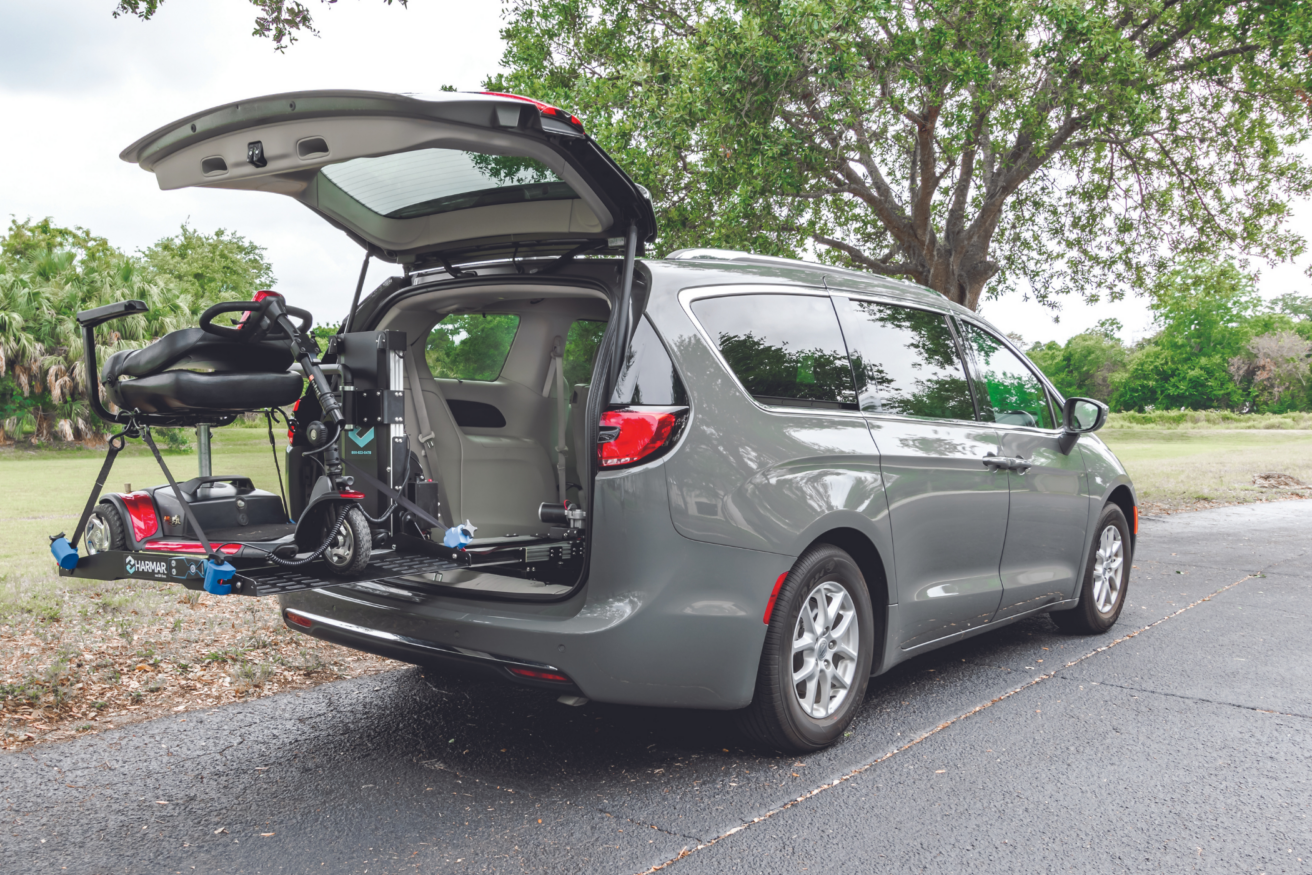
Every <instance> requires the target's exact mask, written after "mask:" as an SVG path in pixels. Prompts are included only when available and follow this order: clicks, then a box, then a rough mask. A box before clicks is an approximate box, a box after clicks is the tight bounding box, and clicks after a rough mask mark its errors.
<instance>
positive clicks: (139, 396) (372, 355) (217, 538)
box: [50, 292, 583, 596]
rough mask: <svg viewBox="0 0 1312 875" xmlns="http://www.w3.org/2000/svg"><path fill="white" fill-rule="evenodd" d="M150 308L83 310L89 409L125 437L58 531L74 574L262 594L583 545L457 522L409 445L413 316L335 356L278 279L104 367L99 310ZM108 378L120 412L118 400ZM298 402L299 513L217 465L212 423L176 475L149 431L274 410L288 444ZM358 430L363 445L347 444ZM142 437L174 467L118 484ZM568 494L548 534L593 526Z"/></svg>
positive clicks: (570, 538)
mask: <svg viewBox="0 0 1312 875" xmlns="http://www.w3.org/2000/svg"><path fill="white" fill-rule="evenodd" d="M144 312H146V305H145V304H144V303H143V302H141V301H135V300H133V301H121V302H118V303H114V304H109V305H106V306H104V307H98V308H96V309H94V310H87V311H83V312H81V313H79V314H78V315H77V320H78V323H79V324H80V325H81V327H82V336H83V345H84V347H85V356H86V358H85V367H86V374H87V385H88V397H89V400H90V403H91V408H92V410H93V411H94V412H95V413H96V415H97V416H99V417H100V418H101V419H102V420H104V421H105V422H108V423H113V424H115V425H118V426H121V427H122V430H121V431H119V432H118V433H116V434H114V435H113V436H112V437H110V438H109V446H108V453H107V455H106V458H105V463H104V465H103V466H102V468H101V470H100V474H99V476H98V477H97V479H96V483H95V486H94V487H93V489H92V491H91V495H90V496H89V497H88V499H87V503H86V506H85V508H84V509H83V511H82V516H81V518H80V519H79V520H78V523H77V527H76V528H75V529H74V531H73V535H72V537H71V538H69V537H66V536H65V535H64V534H63V533H60V534H58V535H55V536H52V537H51V539H50V540H51V547H50V549H51V552H52V553H53V554H54V556H55V559H56V561H57V562H58V564H59V567H60V573H61V574H63V575H66V576H74V577H88V578H94V579H100V580H113V579H119V578H134V579H141V580H158V581H168V582H173V583H180V584H182V585H183V586H185V587H187V588H189V589H203V590H204V591H206V592H209V593H213V594H216V595H228V594H241V595H253V596H262V595H276V594H281V593H286V592H293V591H296V590H300V589H309V588H313V587H318V586H331V585H335V584H340V583H344V582H350V581H367V580H373V579H378V578H397V577H419V576H422V575H429V576H432V575H434V573H435V572H441V570H443V569H450V568H459V567H470V566H476V565H498V566H503V567H506V569H507V570H508V571H511V572H512V573H523V574H525V575H531V574H533V573H535V570H536V569H537V568H538V567H539V566H540V565H541V563H542V561H544V560H545V561H546V562H547V563H548V564H558V563H559V562H560V561H562V560H564V559H567V558H569V554H570V551H569V549H568V545H567V544H562V545H560V546H555V547H552V546H549V544H548V546H546V547H545V548H536V547H531V546H530V547H526V546H521V545H520V544H514V543H490V544H488V545H485V546H484V545H474V544H472V543H471V542H472V539H473V534H474V526H473V525H472V524H471V523H469V522H468V521H466V522H465V523H463V524H455V525H452V524H451V521H450V520H447V521H446V522H443V518H444V516H445V514H444V511H443V508H442V505H441V499H440V495H441V493H440V487H439V484H438V483H436V482H434V481H432V480H426V479H424V478H423V476H422V475H421V474H419V473H418V472H419V471H420V470H421V466H420V465H419V464H417V463H416V462H415V460H414V458H413V456H412V455H411V453H410V450H409V447H408V444H407V437H406V429H405V392H404V388H403V382H404V377H403V373H404V350H405V333H404V332H402V331H362V332H349V333H339V334H337V335H335V336H333V337H331V338H329V342H328V349H327V351H326V354H324V355H323V357H322V359H321V358H319V357H318V356H319V355H320V350H319V348H318V344H317V342H316V341H315V340H314V338H313V337H312V335H311V334H310V329H311V326H312V317H311V316H310V314H309V313H308V312H306V311H304V310H301V309H298V308H296V307H291V306H288V305H287V303H286V301H285V300H284V299H283V297H282V296H281V295H279V294H277V293H274V292H259V293H257V294H256V296H255V299H254V300H252V301H232V302H226V303H221V304H216V305H214V306H213V307H210V308H209V309H208V310H206V311H205V313H204V314H202V316H201V318H200V327H199V328H186V329H182V330H180V331H174V332H172V333H170V334H167V335H165V336H164V337H162V338H160V339H159V340H156V341H155V342H154V343H152V344H150V345H149V346H147V347H145V348H143V349H138V350H122V351H119V352H116V353H114V354H113V355H111V356H110V357H109V358H108V359H107V360H106V362H105V366H104V369H103V372H102V373H101V374H100V375H99V378H98V375H97V364H96V352H95V349H96V347H95V329H96V327H97V326H100V325H103V324H104V323H106V322H110V321H112V320H114V319H119V318H124V317H130V316H133V315H137V314H141V313H144ZM233 313H240V314H241V316H240V319H239V321H238V322H237V324H235V325H232V324H228V325H224V324H221V322H220V321H219V317H222V316H223V315H225V314H233ZM298 323H299V324H298ZM99 384H103V385H104V387H105V392H106V395H107V396H108V397H109V399H110V400H111V401H112V402H113V404H114V405H115V406H116V407H118V408H119V412H116V413H111V412H110V411H109V410H107V409H106V408H105V406H104V404H103V403H102V402H101V400H100V395H99V391H98V388H99ZM307 384H308V389H307V390H306V391H305V392H304V395H302V387H303V386H306V385H307ZM298 399H299V400H298ZM293 402H296V407H297V413H296V416H295V418H294V419H293V421H292V422H291V423H290V425H291V426H292V431H290V432H289V437H290V436H292V435H293V434H298V435H299V438H298V440H297V441H296V443H297V444H299V445H300V446H299V447H298V451H297V453H296V457H295V458H296V461H297V464H298V474H299V476H298V477H296V478H294V480H293V478H292V477H291V476H290V474H291V472H290V471H289V480H292V481H293V482H295V483H297V484H300V485H301V487H302V489H303V491H302V492H301V494H298V495H296V496H294V497H295V498H296V502H295V505H294V507H295V509H296V510H295V512H296V516H297V518H296V519H295V520H294V521H293V520H292V519H291V518H290V516H289V510H290V509H289V508H287V507H286V505H285V504H284V496H282V495H274V494H273V493H271V492H267V491H264V490H261V489H256V488H255V486H254V484H253V482H252V481H251V479H250V478H248V477H241V476H211V475H209V473H208V471H209V464H208V461H209V459H208V449H209V448H208V441H207V440H203V441H201V446H200V450H201V471H202V476H199V477H195V478H193V479H191V480H188V481H186V482H184V483H178V482H177V481H175V480H174V478H173V475H172V473H171V472H170V471H169V469H168V466H167V465H166V464H165V462H164V458H163V456H162V455H161V454H160V452H159V449H158V447H157V446H156V444H155V441H154V438H153V437H152V434H151V428H152V427H154V428H177V427H196V428H198V429H201V433H202V434H204V433H205V432H206V431H207V430H208V427H210V426H222V425H228V424H230V423H232V422H233V421H234V420H235V419H236V417H237V416H238V415H240V414H242V413H246V412H250V411H267V413H268V415H269V416H270V442H271V443H272V416H273V415H274V414H275V412H276V411H278V410H279V408H281V407H285V406H287V405H289V404H292V403H293ZM348 435H349V436H350V438H351V442H350V446H351V447H352V449H351V453H352V457H351V458H349V459H348V458H346V457H344V455H343V452H342V450H343V445H345V444H346V443H347V440H346V438H347V436H348ZM129 438H140V439H141V440H142V441H144V442H145V443H146V445H147V446H148V447H149V448H150V450H151V452H152V453H153V454H154V457H155V460H156V461H157V462H158V463H159V466H160V469H161V470H162V471H163V473H164V475H165V478H166V479H167V481H168V482H167V483H166V484H164V485H161V486H156V487H152V488H149V489H145V490H140V491H135V492H128V493H110V494H107V495H105V496H104V497H103V498H102V497H101V494H100V493H101V489H102V488H103V487H104V485H105V482H106V480H107V479H108V477H109V473H110V469H111V468H112V466H113V464H114V459H115V457H116V456H117V455H118V453H119V452H121V451H122V450H123V448H124V446H126V442H127V440H128V439H129ZM275 460H276V452H275ZM348 468H349V469H350V470H351V472H352V475H353V476H352V475H348V474H347V473H346V469H348ZM412 472H414V473H412ZM307 475H308V476H307ZM279 477H280V479H279V489H280V492H281V489H282V483H281V474H280V475H279ZM371 509H372V510H373V511H374V512H375V513H374V515H371V514H370V513H369V510H371ZM554 511H558V513H555V512H553V507H552V506H548V505H544V506H543V509H542V511H541V513H542V514H543V516H542V518H543V520H544V522H549V523H557V524H563V525H564V526H565V527H564V528H554V529H552V533H553V534H552V535H550V536H548V538H546V540H548V542H550V541H555V542H561V541H567V542H577V541H579V540H580V539H581V537H582V535H583V530H582V528H581V526H580V525H579V523H578V521H577V520H575V519H573V518H572V517H569V518H566V517H568V515H567V513H566V508H564V507H558V508H554ZM557 516H560V517H562V519H560V520H557V519H556V517H557ZM575 516H578V515H577V514H576V515H575ZM435 535H436V536H438V538H436V539H435V537H434V536H435ZM512 540H513V539H512ZM79 542H82V548H83V550H84V551H85V555H82V554H81V553H80V552H79ZM539 553H541V554H542V555H541V556H538V554H539Z"/></svg>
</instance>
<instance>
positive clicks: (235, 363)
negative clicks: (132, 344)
mask: <svg viewBox="0 0 1312 875" xmlns="http://www.w3.org/2000/svg"><path fill="white" fill-rule="evenodd" d="M292 361H293V358H292V352H291V349H290V347H289V346H288V344H287V341H285V340H284V341H282V342H278V341H271V340H266V341H261V342H259V343H241V342H239V341H235V340H228V339H227V338H223V337H216V336H215V335H213V334H210V333H209V332H207V331H202V330H201V329H199V328H183V329H181V330H180V331H171V332H169V333H168V334H166V335H164V336H163V337H161V338H160V339H159V340H157V341H155V342H154V343H152V344H150V345H149V346H147V347H143V348H142V349H125V350H120V351H119V352H116V353H114V354H113V355H112V356H110V357H109V359H108V360H106V362H105V366H104V368H103V369H102V374H103V380H104V382H106V383H112V382H114V381H116V380H118V378H119V377H150V376H154V375H155V374H159V373H163V372H164V371H168V370H173V369H185V370H193V371H210V372H213V373H216V374H268V373H280V372H283V371H286V370H287V369H288V368H289V367H291V364H292Z"/></svg>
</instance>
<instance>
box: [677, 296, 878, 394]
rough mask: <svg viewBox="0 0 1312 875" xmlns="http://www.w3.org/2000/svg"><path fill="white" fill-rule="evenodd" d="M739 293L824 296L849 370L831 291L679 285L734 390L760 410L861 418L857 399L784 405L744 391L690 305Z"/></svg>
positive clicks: (685, 304)
mask: <svg viewBox="0 0 1312 875" xmlns="http://www.w3.org/2000/svg"><path fill="white" fill-rule="evenodd" d="M743 295H790V296H792V297H795V298H798V297H801V298H824V299H825V300H826V301H828V302H829V307H830V309H831V310H833V313H834V323H835V324H836V325H837V326H838V336H839V338H840V339H842V341H843V353H844V355H846V356H847V368H848V372H849V373H851V372H852V354H851V352H850V351H849V350H848V348H847V338H846V336H844V334H843V324H842V321H841V320H840V319H839V318H838V310H837V309H836V308H835V307H834V301H833V295H832V294H831V293H830V292H829V290H828V289H827V288H823V287H819V286H801V285H798V286H792V285H787V286H782V285H780V286H776V285H759V286H758V285H724V286H696V287H692V288H686V289H682V290H681V291H680V292H679V304H680V306H682V307H683V312H684V314H685V315H686V316H687V317H688V319H689V321H691V322H692V324H693V327H694V328H696V329H697V333H698V334H699V335H700V336H701V338H702V340H704V341H705V342H706V345H707V347H709V348H710V350H711V354H712V355H714V356H715V359H716V361H718V362H719V363H720V366H721V367H723V368H724V370H725V373H727V374H728V375H729V379H731V380H733V384H734V385H735V386H736V387H738V391H739V392H741V393H742V394H743V396H744V397H745V398H746V399H747V400H748V401H750V402H751V403H752V404H753V405H755V406H756V408H757V409H759V410H763V411H765V412H766V413H776V414H792V415H803V416H816V415H820V414H823V415H826V416H840V417H842V418H844V419H851V418H855V417H859V418H863V419H864V417H865V415H866V414H864V413H862V412H861V410H860V403H861V402H860V400H858V401H857V405H858V408H857V409H856V410H844V409H842V408H834V407H792V406H788V407H785V406H775V405H771V404H762V403H761V402H760V401H758V400H757V399H756V396H754V395H753V394H752V393H751V392H748V391H747V387H746V386H744V385H743V382H742V380H740V379H738V374H737V373H735V372H734V369H733V368H732V367H731V366H730V365H729V361H728V360H727V359H726V358H725V357H724V353H723V352H722V351H721V350H720V344H719V343H717V342H716V341H715V340H713V339H712V338H711V335H710V332H709V331H707V330H706V326H704V325H702V322H701V320H700V319H698V318H697V314H696V313H694V312H693V311H692V305H693V303H694V302H696V301H701V300H704V299H706V298H732V297H741V296H743ZM852 390H853V392H855V391H856V375H855V374H852ZM799 400H808V399H799Z"/></svg>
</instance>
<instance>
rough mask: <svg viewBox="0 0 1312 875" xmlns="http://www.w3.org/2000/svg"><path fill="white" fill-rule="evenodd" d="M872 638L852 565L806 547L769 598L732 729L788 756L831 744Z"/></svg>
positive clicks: (863, 678)
mask: <svg viewBox="0 0 1312 875" xmlns="http://www.w3.org/2000/svg"><path fill="white" fill-rule="evenodd" d="M877 638H878V635H877V633H876V630H875V621H874V613H873V611H872V609H871V604H870V590H869V589H868V588H867V587H866V581H865V578H864V577H863V576H862V574H861V570H860V568H858V567H857V564H856V562H854V561H853V560H852V557H851V556H849V555H848V554H847V553H846V552H844V551H843V550H840V549H839V548H838V547H834V546H832V545H829V544H823V545H821V546H819V547H816V548H815V549H812V550H808V551H807V552H806V553H804V554H803V555H802V557H801V558H800V559H798V560H797V564H796V565H794V566H793V570H792V571H790V572H789V573H788V577H787V578H786V579H785V580H784V583H783V586H782V587H781V588H780V590H779V595H778V598H777V599H776V600H775V606H774V612H773V614H771V617H770V626H769V628H768V629H767V630H766V633H765V646H764V647H763V648H762V651H761V663H760V668H759V669H758V671H757V676H756V690H755V693H754V695H753V696H752V704H751V705H749V706H748V707H747V708H745V709H743V710H742V711H740V712H739V714H738V724H739V728H740V729H741V730H742V731H743V733H744V734H746V735H747V736H748V737H749V738H750V739H751V740H752V741H754V742H756V743H757V744H759V745H762V746H764V747H767V748H771V749H774V750H781V751H786V752H789V753H808V752H810V751H814V750H819V749H820V748H823V747H827V746H829V745H830V744H833V743H834V742H835V741H837V740H838V739H839V738H840V737H841V736H842V734H843V730H845V729H847V727H848V724H850V723H851V722H852V718H853V717H854V716H856V711H857V708H859V707H860V706H861V701H862V699H863V698H864V697H865V693H866V684H867V683H868V682H869V680H870V666H871V664H872V662H873V661H874V652H875V644H876V640H877Z"/></svg>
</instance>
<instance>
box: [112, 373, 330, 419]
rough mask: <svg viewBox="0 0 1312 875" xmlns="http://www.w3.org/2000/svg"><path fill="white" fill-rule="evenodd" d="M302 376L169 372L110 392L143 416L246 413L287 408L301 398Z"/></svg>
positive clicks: (121, 404)
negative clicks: (146, 414)
mask: <svg viewBox="0 0 1312 875" xmlns="http://www.w3.org/2000/svg"><path fill="white" fill-rule="evenodd" d="M303 385H304V383H303V382H302V380H301V375H300V374H294V373H291V372H283V373H281V374H198V373H196V372H194V371H165V372H164V373H162V374H156V375H154V376H152V377H142V378H141V379H139V380H122V381H120V382H119V383H118V385H117V386H115V387H114V388H113V389H111V390H110V394H111V396H117V397H114V403H115V404H117V405H118V406H119V407H122V408H123V409H125V410H140V411H141V412H142V413H181V414H186V413H209V412H213V413H242V412H244V411H247V410H261V409H263V408H266V407H283V406H285V405H287V404H291V403H292V402H294V401H295V400H296V399H297V398H299V397H301V388H302V386H303Z"/></svg>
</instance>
